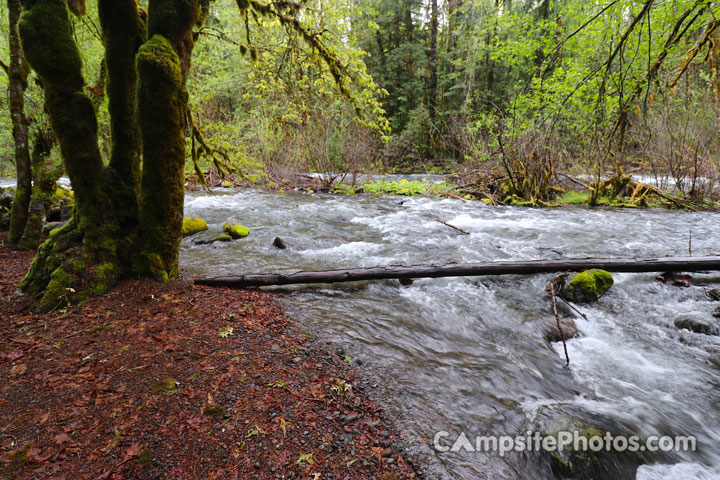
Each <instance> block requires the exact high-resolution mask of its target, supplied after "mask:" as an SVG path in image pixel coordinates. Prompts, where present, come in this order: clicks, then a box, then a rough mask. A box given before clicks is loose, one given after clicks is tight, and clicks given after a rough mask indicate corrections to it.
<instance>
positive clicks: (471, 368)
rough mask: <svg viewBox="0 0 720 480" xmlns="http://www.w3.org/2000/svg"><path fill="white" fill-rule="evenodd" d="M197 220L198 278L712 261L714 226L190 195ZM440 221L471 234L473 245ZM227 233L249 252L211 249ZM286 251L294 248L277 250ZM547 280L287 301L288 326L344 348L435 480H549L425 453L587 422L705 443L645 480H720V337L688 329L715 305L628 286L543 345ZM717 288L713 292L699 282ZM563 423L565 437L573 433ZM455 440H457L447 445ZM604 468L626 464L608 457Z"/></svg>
mask: <svg viewBox="0 0 720 480" xmlns="http://www.w3.org/2000/svg"><path fill="white" fill-rule="evenodd" d="M185 208H186V212H185V213H186V215H187V216H200V217H203V218H204V219H205V220H207V222H208V223H209V225H210V231H208V232H205V233H202V234H199V235H198V236H196V237H193V238H187V239H185V240H184V241H183V244H182V251H181V264H182V266H183V267H184V268H185V270H186V271H187V272H188V273H190V274H194V275H221V274H230V273H250V272H278V271H293V270H297V269H313V270H321V269H330V268H345V267H358V266H373V265H392V264H406V265H409V264H427V263H437V264H442V263H449V262H473V261H487V260H503V259H515V260H520V259H552V258H560V257H587V256H615V257H633V256H637V257H648V256H667V255H686V254H687V252H688V243H689V241H688V240H689V235H690V232H691V231H692V253H693V255H696V256H702V255H710V254H713V253H717V238H718V237H720V216H718V215H717V214H714V213H687V212H672V211H660V210H609V209H606V210H602V209H597V210H587V209H564V208H558V209H525V208H511V207H491V206H487V205H484V204H482V203H478V202H465V201H461V200H454V199H430V198H409V199H403V198H399V197H372V196H333V195H317V194H316V195H307V194H287V195H281V194H275V193H267V192H261V191H253V190H243V191H239V192H237V191H230V190H218V191H215V192H211V193H208V192H205V193H193V194H190V195H188V197H187V200H186V207H185ZM432 216H436V217H439V218H442V219H443V220H445V221H447V222H450V223H452V224H454V225H456V226H458V227H461V228H463V229H465V230H468V231H470V232H471V234H470V235H463V234H460V233H459V232H457V231H455V230H453V229H450V228H448V227H447V226H445V225H443V224H441V223H439V222H437V221H435V220H433V219H432V218H431V217H432ZM227 220H231V221H237V222H239V223H242V224H244V225H246V226H248V227H249V228H251V230H252V234H251V236H250V237H248V238H246V239H243V240H240V241H236V242H232V243H227V244H226V243H215V244H213V245H211V246H207V245H203V246H200V245H195V244H194V242H195V241H196V240H198V239H202V238H211V237H212V236H214V235H217V233H218V232H219V231H220V230H221V226H222V223H223V222H225V221H227ZM275 236H280V237H282V238H283V239H285V241H286V242H287V244H288V246H289V248H288V249H287V250H278V249H275V248H274V247H272V245H271V244H272V241H273V239H274V237H275ZM549 278H550V275H534V276H505V277H485V278H451V279H423V280H418V281H416V282H415V283H414V284H413V285H411V286H409V287H401V286H399V285H398V283H397V282H395V281H384V282H374V283H357V284H352V285H349V286H345V287H341V286H331V285H324V286H314V287H302V288H297V289H284V290H282V291H284V292H287V293H288V295H287V296H286V297H285V298H286V299H287V300H286V302H285V303H286V308H287V309H288V311H289V313H290V314H291V315H292V316H294V317H296V318H298V319H300V320H302V321H303V322H305V323H306V324H308V325H310V326H311V327H313V328H315V329H316V330H318V331H320V332H322V335H323V336H324V337H325V338H329V339H330V340H333V341H336V342H340V343H342V344H344V345H345V349H346V351H347V352H349V353H350V354H351V355H352V356H353V358H356V359H361V360H362V361H363V362H364V363H365V365H367V366H368V368H367V370H368V371H370V372H372V374H373V375H376V376H377V387H376V391H375V394H376V395H377V396H379V397H380V398H381V399H382V401H383V403H384V404H385V406H386V408H387V409H388V410H389V412H390V413H391V414H392V416H393V418H394V419H395V421H396V423H397V425H398V426H399V428H400V430H401V431H402V432H403V438H404V441H405V443H406V444H407V445H409V446H410V450H411V452H413V453H415V454H417V455H418V456H419V458H420V459H421V461H422V462H423V463H424V464H426V465H428V467H427V468H428V470H427V472H426V473H427V474H428V477H429V478H458V479H459V478H463V479H464V478H552V477H553V474H552V472H551V470H550V468H549V466H548V462H547V457H546V456H542V455H539V454H525V453H523V454H516V453H513V454H508V455H506V456H505V457H503V458H501V457H500V456H499V455H498V454H497V453H492V452H491V453H477V452H467V451H460V452H456V453H452V452H438V451H435V450H434V449H432V448H431V446H432V443H433V437H434V435H435V433H436V432H437V431H447V432H450V433H452V434H453V435H456V434H459V433H460V432H466V433H467V435H468V437H470V438H472V439H473V440H474V437H475V436H476V435H492V434H495V435H511V436H516V435H524V434H525V433H526V432H527V431H535V430H540V431H543V429H545V430H551V431H552V429H553V428H556V429H557V428H558V425H563V422H565V423H564V424H565V425H569V424H572V425H576V424H587V425H593V426H596V427H599V428H602V429H607V430H610V431H612V432H614V433H618V434H636V435H639V436H640V437H642V438H645V437H647V436H648V435H693V436H695V437H697V442H698V450H697V451H696V452H694V453H668V454H662V455H656V456H654V457H652V456H651V457H645V461H646V462H649V463H650V465H646V466H643V467H641V468H640V469H639V470H638V472H637V478H642V479H664V478H697V479H700V478H702V479H709V478H720V454H719V453H718V448H717V447H718V446H719V445H720V370H719V368H720V337H712V336H705V335H700V334H695V333H690V332H688V331H681V330H678V329H677V328H676V327H675V326H674V321H675V319H677V318H678V317H688V316H696V317H702V318H705V319H712V317H711V313H712V311H713V310H714V308H715V307H716V306H717V305H718V304H717V303H715V302H712V301H710V300H709V298H708V297H707V296H706V295H705V289H706V288H708V287H709V286H711V282H712V280H713V278H710V277H709V276H707V275H705V276H702V275H698V276H696V281H695V286H693V287H691V288H687V289H680V288H675V287H670V286H665V285H659V284H657V283H656V282H655V281H654V278H653V275H652V274H616V275H615V281H616V283H615V286H614V287H613V289H612V290H611V291H610V293H609V294H607V295H606V296H605V297H603V298H602V299H601V300H600V301H599V302H598V303H596V304H594V305H590V306H583V307H582V310H583V311H584V313H585V314H586V315H587V320H585V319H582V318H580V317H578V316H577V315H576V316H575V317H576V318H574V320H575V322H576V324H577V326H578V329H579V331H580V332H581V336H580V337H579V338H576V339H573V340H570V341H569V342H568V350H569V355H570V358H571V367H570V369H566V368H564V355H563V354H562V345H561V344H550V343H547V342H546V341H545V340H544V339H543V338H542V334H541V330H540V328H539V327H538V324H539V323H540V322H543V321H545V322H547V321H552V319H553V318H554V317H553V315H552V313H551V311H550V309H549V299H548V297H547V294H546V292H545V289H544V287H545V285H546V283H547V281H548V280H549ZM703 282H706V283H708V286H703V285H702V283H703ZM568 422H569V423H568ZM452 438H454V436H453V437H452ZM608 461H620V462H622V461H623V460H616V459H615V460H614V459H612V458H611V459H609V460H608Z"/></svg>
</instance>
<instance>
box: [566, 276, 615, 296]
mask: <svg viewBox="0 0 720 480" xmlns="http://www.w3.org/2000/svg"><path fill="white" fill-rule="evenodd" d="M613 283H614V280H613V277H612V275H611V274H610V272H607V271H605V270H599V269H592V270H585V271H584V272H580V273H578V274H576V275H575V276H574V277H573V278H572V280H570V283H569V284H568V287H567V293H568V296H569V297H570V298H571V299H572V300H574V301H579V302H592V301H595V300H597V299H598V298H600V297H601V296H603V295H604V294H605V293H607V291H608V290H610V287H612V286H613Z"/></svg>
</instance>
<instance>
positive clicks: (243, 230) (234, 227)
mask: <svg viewBox="0 0 720 480" xmlns="http://www.w3.org/2000/svg"><path fill="white" fill-rule="evenodd" d="M223 232H225V233H226V234H227V235H230V236H231V237H232V238H243V237H247V236H248V235H250V229H249V228H247V227H243V226H242V225H238V224H237V223H230V222H225V225H223Z"/></svg>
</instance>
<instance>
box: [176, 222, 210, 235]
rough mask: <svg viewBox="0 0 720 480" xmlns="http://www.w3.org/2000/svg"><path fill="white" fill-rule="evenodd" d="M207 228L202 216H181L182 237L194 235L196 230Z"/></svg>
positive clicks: (200, 230)
mask: <svg viewBox="0 0 720 480" xmlns="http://www.w3.org/2000/svg"><path fill="white" fill-rule="evenodd" d="M207 229H208V224H207V222H206V221H205V220H203V219H202V218H183V223H182V234H183V237H185V236H188V235H194V234H196V233H198V232H202V231H203V230H207Z"/></svg>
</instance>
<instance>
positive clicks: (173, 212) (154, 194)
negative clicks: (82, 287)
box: [137, 35, 187, 281]
mask: <svg viewBox="0 0 720 480" xmlns="http://www.w3.org/2000/svg"><path fill="white" fill-rule="evenodd" d="M137 70H138V76H139V79H140V83H139V87H138V119H139V123H140V131H141V134H142V150H143V172H142V189H143V192H144V193H143V199H142V205H141V207H140V226H141V229H142V232H143V244H144V246H143V252H142V257H143V258H142V262H143V265H139V266H138V267H139V268H140V269H141V270H143V271H142V272H141V273H146V274H150V275H152V276H153V277H155V278H157V279H159V280H163V281H167V280H168V279H170V278H173V277H175V276H176V275H177V269H178V265H177V252H178V249H179V246H180V239H181V237H182V213H183V202H184V194H185V186H184V165H185V135H184V127H185V108H186V105H187V91H186V89H185V82H184V79H183V75H182V70H181V68H180V63H179V60H178V56H177V54H176V53H175V51H174V50H173V47H172V45H171V44H170V42H169V41H168V40H167V39H166V38H165V37H162V36H160V35H155V36H153V37H152V38H151V39H150V40H149V41H148V42H146V43H145V44H144V45H143V46H142V47H141V48H140V51H139V52H138V55H137Z"/></svg>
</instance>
